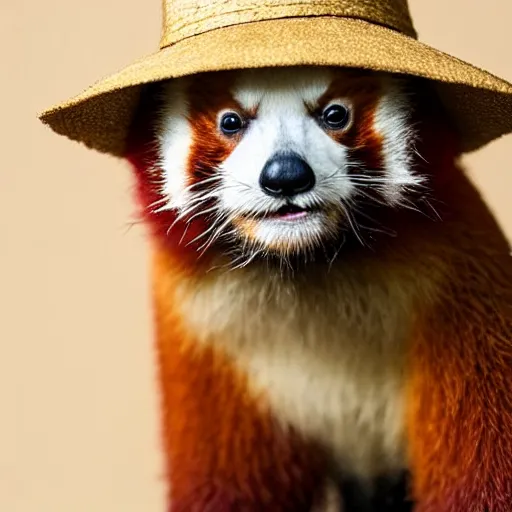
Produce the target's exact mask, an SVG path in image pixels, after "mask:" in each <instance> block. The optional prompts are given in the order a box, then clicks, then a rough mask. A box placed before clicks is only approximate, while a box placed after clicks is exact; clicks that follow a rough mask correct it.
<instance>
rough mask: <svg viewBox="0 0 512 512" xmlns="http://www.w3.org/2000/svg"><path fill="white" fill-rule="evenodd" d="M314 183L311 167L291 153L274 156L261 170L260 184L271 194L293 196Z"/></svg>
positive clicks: (309, 188)
mask: <svg viewBox="0 0 512 512" xmlns="http://www.w3.org/2000/svg"><path fill="white" fill-rule="evenodd" d="M314 185H315V173H314V172H313V169H311V167H310V166H309V165H308V164H307V163H306V162H305V161H304V160H303V159H302V158H300V157H299V156H298V155H295V154H293V153H291V154H281V155H276V156H274V157H273V158H271V159H270V160H269V161H268V162H267V163H266V164H265V167H263V171H261V176H260V186H261V188H262V189H263V190H264V191H265V192H266V193H267V194H269V195H271V196H288V197H289V196H294V195H297V194H300V193H302V192H307V191H308V190H311V189H312V188H313V187H314Z"/></svg>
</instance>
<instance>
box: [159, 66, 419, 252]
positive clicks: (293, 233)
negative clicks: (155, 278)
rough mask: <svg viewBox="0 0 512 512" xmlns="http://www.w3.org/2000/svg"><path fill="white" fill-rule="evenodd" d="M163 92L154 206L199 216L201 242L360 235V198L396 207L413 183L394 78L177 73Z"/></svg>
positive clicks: (295, 72) (404, 109)
mask: <svg viewBox="0 0 512 512" xmlns="http://www.w3.org/2000/svg"><path fill="white" fill-rule="evenodd" d="M163 95H164V104H163V107H162V109H161V111H160V112H159V118H158V123H157V130H158V152H159V163H158V167H159V168H160V170H161V172H162V173H163V188H162V190H161V193H162V195H163V199H164V206H163V207H162V208H161V209H163V210H172V211H175V212H176V213H177V216H178V220H179V222H185V223H187V222H191V220H192V219H198V218H201V219H202V220H203V221H204V225H205V228H204V232H203V233H202V234H200V237H202V239H203V242H204V244H203V245H204V247H206V246H208V247H209V246H213V245H214V244H215V243H216V242H219V241H223V242H226V241H227V242H228V243H229V244H231V246H235V247H237V248H239V249H240V250H241V252H243V253H245V254H246V255H253V256H255V255H258V254H261V255H265V254H277V255H281V256H288V255H292V254H301V253H308V252H309V251H311V250H314V249H316V248H319V247H321V246H322V245H323V244H326V243H330V242H333V241H335V242H336V241H339V240H342V239H343V238H344V234H345V233H347V232H351V231H355V232H356V234H357V229H358V228H357V225H356V220H355V214H356V212H357V211H358V208H359V207H360V206H361V202H362V201H369V200H372V199H373V200H374V201H375V202H378V203H379V204H381V205H385V206H390V207H393V206H396V205H398V204H400V202H401V200H402V198H403V195H404V193H405V192H406V191H407V190H408V189H409V188H412V187H416V186H417V185H418V184H419V183H420V181H421V180H420V178H419V177H418V176H416V175H415V174H414V172H413V170H412V166H411V156H412V154H413V147H412V144H413V130H412V129H411V123H410V121H409V114H410V107H409V105H408V102H407V95H406V93H405V92H404V91H403V89H402V84H401V82H400V81H399V80H398V79H397V78H392V77H391V76H388V75H378V74H374V73H365V72H357V71H349V70H332V69H328V68H319V67H316V68H288V69H281V68H280V69H264V70H246V71H237V72H230V73H215V74H207V75H199V76H196V77H192V78H187V79H179V80H174V81H171V82H169V83H168V84H166V85H165V88H164V91H163ZM246 261H247V260H246Z"/></svg>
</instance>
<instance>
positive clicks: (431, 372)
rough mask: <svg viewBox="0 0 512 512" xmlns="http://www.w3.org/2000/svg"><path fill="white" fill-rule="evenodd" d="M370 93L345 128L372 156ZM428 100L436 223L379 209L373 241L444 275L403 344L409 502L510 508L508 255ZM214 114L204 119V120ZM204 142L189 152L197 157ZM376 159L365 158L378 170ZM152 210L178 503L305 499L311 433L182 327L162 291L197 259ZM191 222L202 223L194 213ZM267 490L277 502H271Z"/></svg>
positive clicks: (421, 510) (311, 473)
mask: <svg viewBox="0 0 512 512" xmlns="http://www.w3.org/2000/svg"><path fill="white" fill-rule="evenodd" d="M336 94H339V91H338V90H337V91H336ZM367 98H368V102H367V104H368V110H367V111H366V114H364V115H363V117H364V119H365V120H366V121H367V122H368V125H366V123H362V125H361V126H362V128H361V129H358V130H357V133H356V134H355V135H354V134H352V139H350V137H349V136H348V135H346V136H347V137H349V139H347V140H351V141H352V143H353V144H354V147H356V146H357V147H358V146H361V145H362V146H363V147H367V148H372V149H371V150H369V153H368V158H374V156H375V155H377V154H380V144H381V142H380V141H379V140H378V138H377V137H374V136H373V132H372V131H371V127H370V124H371V123H370V120H371V119H372V114H371V112H373V110H374V99H375V97H374V96H373V95H372V94H369V96H368V97H367ZM369 98H372V99H371V100H370V99H369ZM371 105H373V106H371ZM426 105H427V104H426ZM432 111H433V107H432V105H431V103H430V102H429V103H428V111H427V110H425V111H424V112H421V111H420V112H419V113H418V119H419V120H420V121H421V127H420V131H421V137H420V139H421V140H422V141H423V143H422V144H423V145H422V146H420V147H419V150H420V153H421V154H422V155H423V157H424V158H425V160H426V161H427V162H428V164H426V162H424V161H418V163H417V165H418V168H417V171H418V172H419V173H420V174H426V175H427V176H428V177H429V187H430V188H431V190H432V194H431V195H432V196H433V197H434V198H435V199H436V203H435V205H436V208H437V209H438V212H439V214H440V215H441V217H442V219H443V221H442V222H437V223H433V222H432V221H431V220H430V219H428V218H426V217H423V216H421V215H417V214H416V213H414V212H410V211H409V210H399V211H395V210H389V211H381V217H380V220H381V221H382V223H383V224H384V225H386V226H387V227H390V228H392V229H394V230H396V231H397V232H398V233H399V235H400V236H399V237H397V238H382V239H380V240H379V241H378V244H376V245H375V246H374V248H373V249H374V252H375V254H376V255H377V258H376V260H375V264H376V265H378V264H379V259H381V260H382V261H384V260H386V261H397V262H404V261H405V262H407V261H409V260H411V261H414V260H419V259H420V260H421V261H423V265H424V267H423V268H422V269H419V271H421V272H422V275H426V276H429V275H435V276H438V277H439V276H441V277H442V279H441V281H442V282H443V283H444V284H443V287H442V290H441V293H440V294H439V295H438V296H437V299H436V300H435V301H434V305H433V306H429V307H428V308H427V307H425V305H418V311H417V319H416V332H415V334H414V337H413V338H411V340H410V346H409V363H408V401H407V403H408V408H407V409H408V411H407V431H408V446H409V460H410V469H411V472H412V479H413V495H414V497H415V498H416V501H417V506H416V508H415V511H416V512H485V511H490V512H506V511H510V510H511V504H512V259H511V257H510V249H509V245H508V243H507V241H506V240H505V238H504V236H503V235H502V233H501V231H500V229H499V227H498V226H497V224H496V222H495V221H494V219H493V217H492V215H491V214H490V212H489V210H488V209H487V207H486V206H485V204H484V202H483V201H482V199H481V198H480V196H479V195H478V193H477V192H476V191H475V189H474V187H473V186H472V185H471V184H470V182H469V181H468V179H467V178H466V177H465V175H464V173H463V172H462V171H461V170H460V168H459V167H458V166H457V165H456V163H455V161H456V158H457V157H458V153H459V152H458V149H457V143H456V138H455V137H454V135H453V133H451V132H450V130H449V129H448V128H447V125H446V122H445V118H444V117H443V116H442V114H439V115H440V116H441V117H438V114H437V113H436V114H432ZM211 122H212V121H211V118H208V120H205V123H207V124H206V125H205V129H206V130H211ZM208 123H210V124H208ZM358 123H359V122H358ZM136 126H137V127H138V128H137V133H138V135H140V134H141V133H142V134H144V136H147V134H148V132H146V131H145V130H144V129H143V128H142V129H141V127H142V126H143V123H142V122H140V123H136ZM354 130H355V128H354ZM370 132H371V133H372V135H370ZM358 137H359V138H358ZM149 138H150V137H149ZM362 140H364V141H365V143H364V144H361V142H362ZM202 141H204V144H205V146H203V147H206V152H207V153H208V152H209V150H208V147H209V146H208V145H209V144H212V145H213V146H215V144H217V142H216V141H215V140H214V139H213V138H209V137H206V136H205V137H203V138H202ZM208 141H209V142H208ZM196 143H197V144H199V142H196ZM201 144H203V142H201ZM199 145H200V144H199ZM199 145H198V146H197V148H196V153H195V155H196V156H195V157H194V158H196V159H199V160H201V158H203V157H202V156H201V155H202V153H200V152H199V149H198V148H199ZM221 146H222V148H224V149H222V151H227V149H226V148H227V147H228V146H226V145H225V144H224V143H222V144H221ZM143 147H146V146H145V144H143V143H141V141H140V139H139V142H138V143H135V139H134V141H133V142H132V145H131V148H132V151H131V156H130V158H131V161H132V162H133V163H134V165H135V167H136V173H137V176H138V178H139V181H138V183H139V185H138V186H139V197H140V201H141V203H142V204H143V205H144V206H147V205H149V204H150V203H152V202H153V201H154V200H155V199H158V196H157V194H156V192H155V190H154V186H153V185H152V182H151V181H150V179H149V178H150V173H149V171H148V167H149V166H150V164H151V163H152V162H154V160H152V155H151V152H149V153H147V154H146V157H147V158H146V160H144V158H141V154H142V153H143V151H142V150H141V148H143ZM201 151H202V150H201ZM217 151H220V150H218V149H217V148H216V147H215V148H212V152H211V155H213V156H211V155H210V153H208V154H209V155H210V156H208V158H212V159H216V158H220V156H219V155H220V154H225V153H222V152H219V153H218V152H217ZM209 161H210V160H208V162H209ZM204 162H205V163H206V160H204ZM376 163H378V162H374V161H371V162H370V160H368V165H370V164H371V167H372V168H377V167H378V166H377V165H374V164H376ZM146 219H147V220H148V222H149V224H150V225H151V226H152V228H153V230H154V233H155V234H156V235H157V236H156V237H155V240H154V248H155V263H154V286H155V288H154V295H155V310H156V325H157V346H158V353H159V358H160V380H161V387H162V391H163V409H164V425H165V428H164V441H165V449H166V456H167V462H168V465H169V473H170V477H169V478H170V481H171V482H172V497H173V499H175V503H174V506H173V509H172V510H173V512H175V511H180V512H185V511H187V512H188V511H190V512H193V511H196V510H197V511H198V512H199V511H201V512H202V511H204V510H211V511H212V512H226V511H231V510H233V511H235V510H237V511H244V510H245V511H250V512H256V511H260V510H268V511H272V510H275V511H276V512H278V511H292V510H293V511H297V512H300V511H304V512H306V511H308V510H309V508H308V507H310V506H311V503H312V500H313V495H314V493H315V489H317V488H318V486H319V485H320V480H321V479H322V478H323V476H324V474H323V468H322V461H321V460H320V461H319V460H317V458H316V457H314V456H313V455H312V453H313V451H312V449H313V448H312V446H311V445H310V444H309V443H308V442H307V441H305V440H300V439H299V438H297V437H296V436H295V435H291V436H286V435H284V434H283V433H282V432H280V431H279V430H277V429H276V428H275V426H273V425H272V420H271V417H270V415H269V411H268V410H267V408H266V405H265V400H262V399H261V397H255V396H250V395H249V394H248V390H247V387H248V385H247V381H246V377H245V376H244V375H242V374H241V373H240V372H239V371H237V368H236V366H235V365H234V363H233V361H231V360H230V359H229V358H228V357H227V356H226V355H225V354H222V353H220V352H217V351H215V352H214V351H213V350H211V349H205V348H202V349H201V348H200V347H199V345H198V344H197V343H196V340H194V339H193V337H191V335H190V334H189V333H187V332H186V331H185V329H183V327H182V326H181V325H182V324H181V320H180V317H179V316H178V315H177V313H176V309H175V305H174V304H173V303H171V302H170V301H169V297H170V296H171V294H170V293H168V291H169V290H171V289H173V288H175V287H177V286H179V282H180V279H182V277H183V276H184V275H187V273H194V274H196V275H199V274H201V273H203V272H204V269H205V267H200V266H199V265H198V263H197V262H196V253H195V252H194V250H193V248H189V249H183V247H185V245H184V244H181V245H180V244H179V243H178V241H179V236H180V235H179V234H178V235H174V234H171V235H169V236H168V235H167V234H166V233H165V232H166V230H167V228H168V226H169V225H170V223H172V220H173V214H172V213H169V212H167V213H164V214H148V216H147V217H146ZM190 229H191V230H192V231H194V230H195V231H199V232H200V230H201V229H202V227H201V225H199V224H197V223H194V226H193V227H192V228H190ZM178 233H179V230H178ZM347 247H349V248H348V249H347V250H349V251H350V250H353V249H352V247H351V246H347ZM356 250H357V251H362V250H366V249H361V248H357V249H356ZM349 256H350V255H347V257H349ZM352 256H353V254H352ZM271 496H272V499H273V500H277V501H273V502H272V503H273V504H272V505H270V503H271V501H270V499H271V498H270V497H271ZM207 507H209V508H207Z"/></svg>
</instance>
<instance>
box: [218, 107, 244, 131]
mask: <svg viewBox="0 0 512 512" xmlns="http://www.w3.org/2000/svg"><path fill="white" fill-rule="evenodd" d="M242 126H243V123H242V119H241V118H240V116H239V115H238V114H235V113H233V112H230V113H229V114H224V115H223V116H222V119H221V121H220V128H221V130H222V131H223V132H224V133H226V134H228V135H231V134H233V133H236V132H238V131H240V130H241V129H242Z"/></svg>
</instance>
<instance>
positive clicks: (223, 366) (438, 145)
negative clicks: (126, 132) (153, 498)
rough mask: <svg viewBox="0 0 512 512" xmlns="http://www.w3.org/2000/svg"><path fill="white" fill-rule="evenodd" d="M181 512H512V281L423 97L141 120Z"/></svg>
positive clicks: (157, 107)
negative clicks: (406, 511) (407, 511)
mask: <svg viewBox="0 0 512 512" xmlns="http://www.w3.org/2000/svg"><path fill="white" fill-rule="evenodd" d="M128 147H129V154H128V159H129V161H130V162H131V164H132V166H133V168H134V172H135V176H136V180H137V197H138V202H139V204H140V206H141V208H140V209H141V213H142V215H143V218H144V220H145V222H146V223H147V225H148V228H149V230H150V232H151V245H152V251H153V264H152V276H153V296H154V311H155V323H156V337H157V354H158V361H159V382H160V386H161V393H162V421H163V426H164V428H163V444H164V448H165V454H166V462H167V475H168V483H169V511H170V512H228V511H229V512H230V511H243V512H256V511H258V512H259V511H263V510H264V511H269V512H310V511H316V512H337V511H342V510H343V511H347V512H348V511H366V510H368V511H370V510H375V511H385V510H390V511H398V510H404V511H405V510H414V511H415V512H486V511H489V512H505V511H510V510H512V258H511V256H510V247H509V244H508V242H507V241H506V239H505V237H504V235H503V234H502V232H501V230H500V228H499V226H498V225H497V223H496V221H495V219H494V218H493V215H492V214H491V212H490V211H489V209H488V207H487V206H486V204H485V202H484V201H483V199H482V198H481V197H480V195H479V193H478V192H477V191H476V189H475V188H474V186H473V185H472V184H471V182H470V181H469V179H468V178H467V177H466V175H465V173H464V171H463V169H462V168H461V166H460V165H459V156H460V153H461V152H460V150H459V146H458V139H457V134H456V132H455V130H453V129H452V128H451V125H450V122H449V119H448V117H447V116H446V115H445V114H444V112H443V109H442V107H441V105H440V103H439V102H438V100H437V99H436V96H435V94H434V92H433V91H431V90H429V89H427V88H426V87H425V86H424V84H423V83H422V82H420V81H417V80H414V79H410V78H403V77H397V76H392V75H387V74H378V73H374V72H364V71H355V70H341V69H336V70H334V69H330V68H321V67H316V68H299V67H297V68H289V69H259V70H244V71H234V72H220V73H215V74H202V75H196V76H192V77H187V78H182V79H178V80H173V81H171V82H167V83H164V84H163V85H162V84H159V85H158V86H155V87H154V88H152V89H149V92H148V93H147V96H146V97H145V99H144V100H143V101H142V102H141V107H140V109H139V113H138V115H137V117H136V119H135V120H134V123H133V127H132V130H131V134H130V138H129V145H128Z"/></svg>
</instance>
